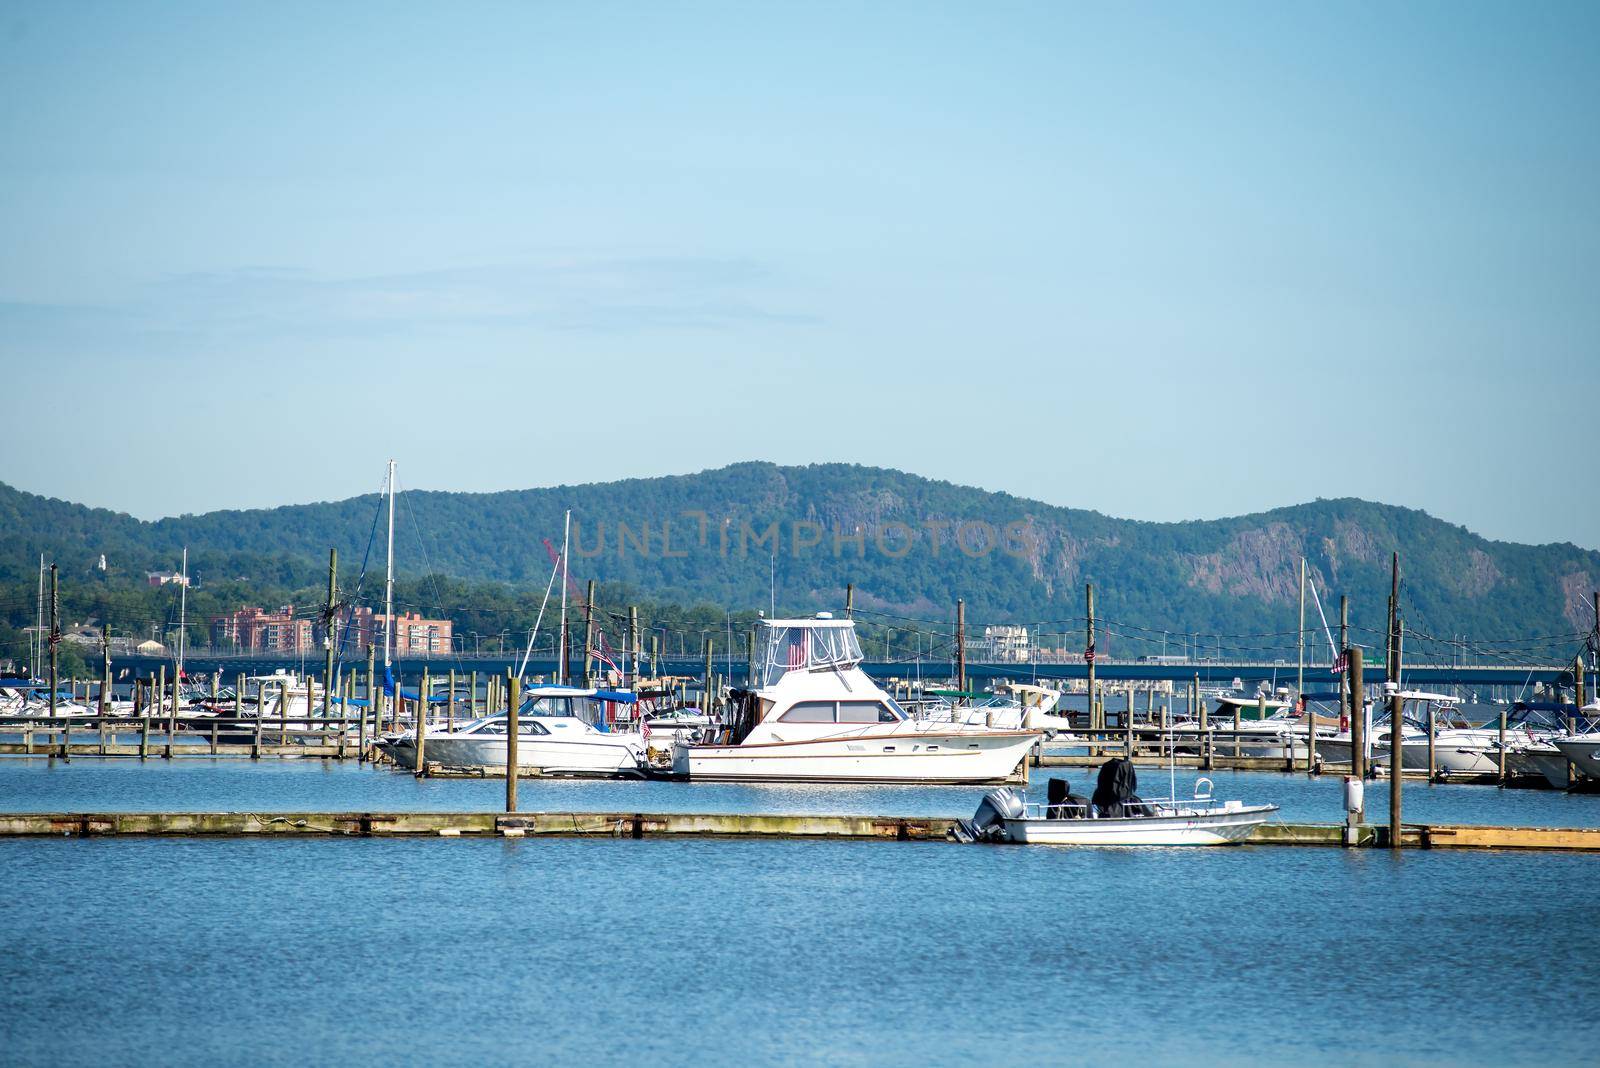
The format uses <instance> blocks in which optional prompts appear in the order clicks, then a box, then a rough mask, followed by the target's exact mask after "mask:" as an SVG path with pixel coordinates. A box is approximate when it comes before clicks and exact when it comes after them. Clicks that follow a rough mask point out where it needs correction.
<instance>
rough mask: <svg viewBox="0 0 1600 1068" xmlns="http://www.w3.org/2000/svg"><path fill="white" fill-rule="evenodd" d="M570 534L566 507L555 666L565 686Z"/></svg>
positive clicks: (562, 533)
mask: <svg viewBox="0 0 1600 1068" xmlns="http://www.w3.org/2000/svg"><path fill="white" fill-rule="evenodd" d="M571 536H572V509H571V508H568V509H567V518H566V522H565V523H564V524H563V526H562V530H561V649H560V651H559V652H558V653H557V654H556V655H557V656H558V657H559V658H560V660H561V663H560V665H559V666H558V667H557V669H556V670H557V675H556V677H557V678H558V679H560V680H561V685H563V686H565V685H567V683H568V682H569V681H571V680H569V679H568V678H567V540H568V539H569V538H570V537H571ZM583 655H584V656H585V657H587V656H588V655H589V650H587V649H585V650H584V651H583Z"/></svg>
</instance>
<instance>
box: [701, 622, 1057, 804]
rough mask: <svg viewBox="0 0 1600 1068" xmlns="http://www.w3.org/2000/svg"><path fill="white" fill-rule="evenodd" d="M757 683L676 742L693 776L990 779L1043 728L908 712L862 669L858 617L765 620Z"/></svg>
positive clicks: (1008, 770) (1019, 756)
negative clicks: (710, 724)
mask: <svg viewBox="0 0 1600 1068" xmlns="http://www.w3.org/2000/svg"><path fill="white" fill-rule="evenodd" d="M757 648H758V662H757V676H756V683H757V686H756V688H755V689H753V690H735V691H732V693H731V696H732V697H733V699H734V701H735V708H736V713H735V715H734V717H733V722H732V725H731V726H730V727H728V728H726V729H723V730H719V731H717V732H716V733H717V736H716V737H715V738H712V739H708V740H707V741H709V743H710V744H697V743H690V742H680V743H679V744H678V745H676V746H675V747H674V748H673V754H672V756H673V759H672V770H673V774H674V775H675V776H677V777H680V778H687V779H690V780H692V781H704V780H710V781H769V782H885V783H991V782H1001V781H1003V780H1005V779H1006V778H1007V777H1009V776H1010V775H1011V774H1012V773H1013V772H1014V771H1015V770H1016V768H1017V766H1018V765H1019V764H1021V763H1022V761H1023V760H1024V759H1025V758H1026V757H1027V755H1028V751H1029V750H1030V749H1031V748H1032V747H1033V746H1034V745H1035V744H1036V743H1037V742H1038V741H1039V739H1040V738H1041V737H1042V732H1040V731H1037V730H1029V729H1025V728H1017V729H997V728H993V727H989V726H986V725H982V724H972V723H964V722H933V721H928V720H918V719H914V718H912V717H911V716H909V715H907V713H906V712H905V710H904V709H902V708H901V707H900V705H899V704H897V703H896V702H895V700H894V698H892V697H890V696H889V695H888V694H887V693H885V692H884V691H883V690H882V689H881V688H880V687H879V686H878V684H877V683H875V682H873V681H872V679H870V678H869V677H868V676H867V674H866V672H864V671H862V670H861V667H860V664H861V645H860V643H859V642H858V641H857V639H856V633H855V622H854V620H850V619H834V618H832V617H831V616H829V615H828V614H826V613H823V614H820V615H818V616H817V617H816V618H815V619H773V620H763V621H762V623H761V633H760V635H759V636H758V638H757Z"/></svg>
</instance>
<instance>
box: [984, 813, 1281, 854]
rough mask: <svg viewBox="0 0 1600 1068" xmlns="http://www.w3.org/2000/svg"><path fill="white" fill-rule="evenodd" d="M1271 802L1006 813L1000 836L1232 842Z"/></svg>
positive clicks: (1109, 842)
mask: <svg viewBox="0 0 1600 1068" xmlns="http://www.w3.org/2000/svg"><path fill="white" fill-rule="evenodd" d="M1277 810H1278V807H1277V806H1276V805H1248V806H1241V807H1239V808H1235V809H1225V810H1222V811H1218V812H1203V813H1185V812H1183V811H1181V810H1180V811H1179V812H1176V813H1174V814H1171V815H1161V816H1126V817H1119V818H1115V819H1055V820H1052V819H1031V818H1028V819H1008V820H1006V821H1005V828H1006V838H1007V839H1008V840H1009V841H1012V842H1021V843H1028V844H1034V845H1079V846H1195V845H1204V846H1212V845H1233V844H1235V843H1238V842H1242V841H1244V840H1245V839H1246V838H1248V837H1250V834H1251V832H1252V831H1254V830H1255V829H1256V828H1257V827H1259V826H1261V824H1263V823H1265V822H1266V821H1267V818H1268V817H1269V816H1271V815H1272V813H1274V812H1276V811H1277Z"/></svg>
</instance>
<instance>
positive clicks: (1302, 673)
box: [1294, 556, 1306, 704]
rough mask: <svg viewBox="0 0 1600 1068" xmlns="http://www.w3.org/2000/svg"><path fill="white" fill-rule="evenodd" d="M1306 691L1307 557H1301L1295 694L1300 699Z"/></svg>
mask: <svg viewBox="0 0 1600 1068" xmlns="http://www.w3.org/2000/svg"><path fill="white" fill-rule="evenodd" d="M1305 692H1306V558H1305V557H1303V556H1302V557H1301V558H1300V667H1299V670H1298V672H1297V673H1296V675H1295V684H1294V695H1295V699H1296V700H1300V699H1301V698H1302V697H1303V696H1304V695H1305ZM1302 704H1304V702H1303V701H1302Z"/></svg>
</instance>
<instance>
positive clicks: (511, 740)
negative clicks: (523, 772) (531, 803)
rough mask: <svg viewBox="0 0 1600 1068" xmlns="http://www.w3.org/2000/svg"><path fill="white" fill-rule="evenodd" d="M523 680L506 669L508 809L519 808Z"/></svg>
mask: <svg viewBox="0 0 1600 1068" xmlns="http://www.w3.org/2000/svg"><path fill="white" fill-rule="evenodd" d="M520 681H521V680H520V679H518V678H517V677H516V676H514V675H512V674H511V672H510V670H507V671H506V698H507V700H506V811H507V812H515V811H516V810H517V775H518V774H519V767H520V765H519V761H518V753H517V711H518V709H517V704H518V698H519V697H520V696H521V695H520V694H518V692H517V689H518V684H519V682H520Z"/></svg>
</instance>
